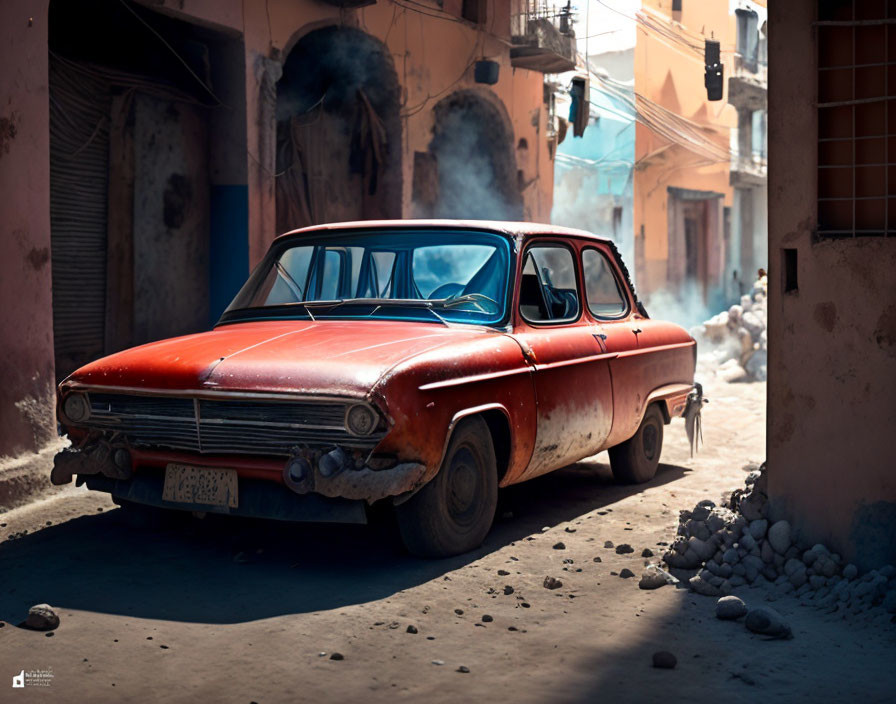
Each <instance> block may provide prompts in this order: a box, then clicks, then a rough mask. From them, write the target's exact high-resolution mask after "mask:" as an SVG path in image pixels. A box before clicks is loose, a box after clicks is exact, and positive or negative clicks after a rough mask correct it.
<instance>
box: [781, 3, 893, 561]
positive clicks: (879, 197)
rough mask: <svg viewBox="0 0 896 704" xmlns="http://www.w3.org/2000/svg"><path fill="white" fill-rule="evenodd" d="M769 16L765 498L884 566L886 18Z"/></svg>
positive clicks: (878, 11)
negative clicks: (766, 450) (766, 471)
mask: <svg viewBox="0 0 896 704" xmlns="http://www.w3.org/2000/svg"><path fill="white" fill-rule="evenodd" d="M769 19H770V24H771V26H772V27H774V31H773V32H772V33H771V34H770V35H769V52H768V53H769V63H770V64H772V66H773V71H774V74H773V78H772V80H771V81H770V82H769V93H768V104H769V113H768V115H769V130H768V141H769V157H770V158H769V172H768V183H769V191H768V192H769V243H768V246H769V255H770V258H769V299H768V304H769V305H768V318H769V336H768V339H769V344H768V353H769V366H768V435H767V437H768V440H767V442H768V468H769V470H768V477H769V480H768V489H769V498H770V500H771V502H772V505H773V507H774V510H773V517H776V518H787V519H788V520H789V521H790V522H791V523H792V524H793V526H794V527H795V528H796V529H798V530H799V531H800V532H801V533H802V535H803V537H804V538H805V539H806V540H807V541H808V542H809V543H813V542H824V543H825V544H827V545H830V546H831V547H832V548H833V549H836V550H837V551H838V552H839V553H840V554H841V555H843V556H844V558H846V559H847V560H850V561H854V562H855V563H856V564H857V565H858V566H859V567H860V568H861V569H871V568H874V567H879V566H882V565H884V564H889V563H893V562H894V561H896V471H894V462H893V451H892V446H891V444H890V441H891V437H890V433H891V432H892V429H893V428H894V427H896V402H894V399H896V276H894V271H896V178H894V174H893V169H894V164H896V149H894V148H896V120H894V118H896V106H894V103H896V81H894V78H896V63H894V59H893V57H894V56H896V34H894V27H896V25H894V20H896V12H894V7H893V5H892V3H889V4H888V3H885V2H876V1H874V0H861V1H860V0H832V1H831V2H818V1H817V0H792V1H790V2H774V3H771V4H770V6H769Z"/></svg>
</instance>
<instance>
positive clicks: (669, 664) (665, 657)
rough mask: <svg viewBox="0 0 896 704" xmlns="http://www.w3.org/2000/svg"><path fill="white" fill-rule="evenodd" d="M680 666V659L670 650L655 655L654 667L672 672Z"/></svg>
mask: <svg viewBox="0 0 896 704" xmlns="http://www.w3.org/2000/svg"><path fill="white" fill-rule="evenodd" d="M677 664H678V659H677V658H676V657H675V656H674V655H673V654H672V653H670V652H669V651H668V650H660V651H658V652H656V653H654V654H653V666H654V667H656V668H658V669H660V670H672V669H674V668H675V666H676V665H677Z"/></svg>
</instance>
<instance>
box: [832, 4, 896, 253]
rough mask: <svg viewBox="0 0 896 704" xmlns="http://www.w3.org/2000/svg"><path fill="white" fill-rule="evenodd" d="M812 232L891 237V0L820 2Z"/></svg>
mask: <svg viewBox="0 0 896 704" xmlns="http://www.w3.org/2000/svg"><path fill="white" fill-rule="evenodd" d="M816 24H817V32H818V33H817V36H818V234H819V236H820V237H825V238H844V237H887V236H894V235H896V0H820V2H819V4H818V21H817V23H816Z"/></svg>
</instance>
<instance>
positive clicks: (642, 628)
mask: <svg viewBox="0 0 896 704" xmlns="http://www.w3.org/2000/svg"><path fill="white" fill-rule="evenodd" d="M707 394H708V396H709V397H710V399H711V403H710V405H709V406H708V407H707V408H706V411H705V416H704V417H705V430H704V436H705V440H706V448H705V450H703V451H702V452H701V453H700V454H699V455H698V456H697V458H695V459H693V460H691V459H690V458H689V453H688V449H687V443H686V440H685V436H684V428H683V424H682V421H681V420H678V421H675V422H674V423H673V424H672V425H671V426H667V428H666V443H665V450H664V454H663V464H662V465H661V468H660V471H659V473H658V475H657V477H656V478H655V479H654V481H652V482H651V483H649V484H647V485H644V486H639V487H621V486H616V485H614V484H613V483H612V479H611V475H610V471H609V466H608V464H607V458H606V455H600V456H598V457H596V458H593V459H592V460H589V461H587V462H582V463H579V464H577V465H575V466H573V467H570V468H567V469H565V470H562V471H560V472H556V473H554V474H553V475H550V476H547V477H544V478H542V479H539V480H535V481H533V482H530V483H528V484H525V485H522V486H519V487H513V488H511V489H510V490H508V491H506V492H505V494H504V496H503V497H502V504H501V507H500V508H499V513H500V514H501V518H500V520H499V521H498V522H497V523H496V525H495V528H494V530H493V531H492V533H491V535H490V536H489V538H488V540H487V542H486V544H485V545H484V546H483V547H482V548H481V549H480V550H478V551H476V552H474V553H471V554H468V555H464V556H462V557H459V558H454V559H450V560H443V561H422V560H416V559H412V558H410V557H408V556H406V555H405V554H403V553H402V552H401V551H400V549H399V548H398V547H397V540H396V538H395V536H394V535H392V534H391V533H390V530H389V529H388V528H387V527H379V528H365V527H346V526H333V527H326V526H323V527H320V526H314V527H312V526H289V525H284V524H273V523H269V524H265V523H257V522H250V521H233V520H231V521H226V520H213V519H211V518H209V519H206V520H204V521H197V520H190V521H186V522H185V523H184V524H183V525H182V526H181V527H180V528H179V529H178V530H177V531H176V532H161V533H159V532H152V531H149V530H137V531H135V530H133V529H128V528H126V527H125V526H124V525H123V524H122V522H121V521H120V520H119V519H118V517H117V515H116V514H117V513H118V510H117V509H115V508H114V506H113V504H112V503H111V502H110V501H108V500H107V499H106V498H105V497H104V496H103V495H90V494H88V493H87V492H86V491H82V490H72V491H70V492H68V493H66V494H64V495H62V496H60V497H57V498H54V499H51V500H48V501H45V502H43V503H40V504H36V505H32V506H29V507H26V508H23V509H19V510H16V511H14V512H11V513H8V514H4V515H2V516H0V522H2V523H3V525H2V527H0V539H2V542H0V618H2V619H5V620H6V621H7V622H8V624H7V625H6V626H5V627H4V628H2V629H0V692H2V695H0V700H2V701H10V702H14V701H15V702H18V701H22V702H28V701H41V702H47V701H65V702H88V701H89V702H148V701H152V702H184V701H192V702H198V701H202V702H243V703H244V704H248V703H249V702H253V701H254V702H259V703H260V704H267V703H270V702H299V701H314V702H348V701H396V700H402V701H436V702H449V701H450V702H455V701H485V700H488V701H491V702H505V701H506V702H511V701H513V702H589V701H597V700H603V701H659V700H661V699H662V700H669V699H670V698H671V699H673V700H681V699H684V698H685V697H694V698H697V697H699V698H700V701H704V700H705V699H706V698H707V697H716V696H720V695H723V696H725V697H726V701H731V702H740V701H744V702H747V701H757V700H759V699H764V700H767V701H781V702H793V701H801V700H811V701H813V702H818V701H836V700H840V699H844V698H846V697H851V696H855V695H859V694H860V695H862V696H863V697H864V700H865V701H885V700H890V701H892V696H893V690H894V686H896V675H894V672H893V667H892V664H893V662H896V637H894V633H896V627H894V626H893V625H892V624H891V623H890V621H889V616H885V615H883V614H879V615H877V616H875V617H873V618H870V619H868V618H866V619H865V620H863V621H861V622H847V621H844V620H842V619H840V618H839V617H838V618H837V619H836V620H835V619H834V617H830V616H822V615H820V614H819V613H818V612H817V611H814V610H812V609H809V608H808V607H803V606H800V605H799V604H798V603H797V602H796V601H794V600H790V599H789V598H785V599H782V600H779V601H776V602H775V605H774V606H775V608H776V609H778V610H779V611H780V612H782V613H783V614H784V615H785V616H786V617H787V619H788V620H789V622H790V624H791V626H792V627H793V630H794V633H795V638H794V639H793V640H790V641H764V640H762V639H761V638H759V637H758V636H754V635H752V634H750V633H749V632H748V631H746V630H745V629H744V627H743V625H742V624H739V623H727V622H720V621H717V620H716V619H715V617H714V606H715V600H714V599H710V598H706V597H700V596H696V595H693V594H690V593H688V592H687V590H686V589H684V588H676V587H672V586H668V587H663V588H661V589H659V590H656V591H642V590H640V589H639V588H638V585H637V581H638V580H637V578H634V579H625V578H622V577H620V576H618V575H619V573H620V572H621V571H622V570H623V568H629V569H630V570H632V571H633V572H634V573H635V574H636V575H638V576H640V573H641V569H642V566H643V563H644V561H645V558H643V557H641V553H642V550H644V548H649V549H651V550H653V551H654V552H656V553H657V554H658V555H659V554H661V551H662V549H663V548H662V546H658V543H660V542H663V541H669V540H671V539H672V537H673V535H674V531H675V527H676V523H677V516H678V510H679V509H683V508H691V507H693V505H694V504H695V503H696V502H697V501H698V500H700V499H703V498H711V499H714V500H718V497H719V494H720V493H721V492H722V491H723V490H725V489H731V488H735V487H737V486H740V485H741V484H742V483H743V478H744V471H743V466H744V465H745V464H747V463H749V462H761V461H762V460H763V459H764V443H765V426H764V403H765V386H764V384H725V383H722V382H716V381H710V382H709V384H708V388H707ZM24 530H27V531H28V532H27V534H26V535H24V536H23V537H17V538H15V539H13V540H7V538H8V536H9V535H10V534H18V533H20V532H21V531H24ZM606 541H611V542H613V543H614V544H615V545H619V544H621V543H628V544H630V545H631V546H632V547H633V548H634V552H633V553H631V554H624V555H620V554H617V553H616V551H615V550H614V549H612V548H606V547H604V545H605V542H606ZM559 543H562V544H563V546H564V547H562V548H561V547H560V546H559V545H558V544H559ZM598 558H599V559H600V561H598V562H596V561H595V560H596V559H598ZM546 576H551V577H555V578H557V579H559V580H561V581H562V583H563V585H562V587H560V588H557V589H552V590H549V589H546V588H545V587H544V586H543V582H544V579H545V577H546ZM511 590H512V591H511ZM736 593H737V594H739V595H741V596H742V597H743V598H744V599H746V600H747V602H748V603H758V602H764V594H763V592H761V591H759V590H756V589H749V588H745V589H739V590H737V592H736ZM39 602H48V603H50V604H52V605H53V606H54V607H56V608H57V611H58V613H59V615H60V617H61V619H62V623H61V625H60V627H59V628H58V629H57V630H56V631H54V632H52V636H51V637H47V635H45V634H44V633H40V632H33V631H26V630H23V629H19V628H15V627H14V626H13V625H12V624H15V623H18V622H19V621H20V620H22V619H23V618H24V616H25V614H26V613H27V609H28V607H29V606H30V605H32V604H35V603H39ZM879 611H881V610H879ZM409 627H412V628H409ZM409 631H416V632H409ZM657 650H669V651H671V652H673V653H674V654H675V655H676V656H677V659H678V666H677V668H676V669H674V670H658V669H653V668H652V667H651V655H652V654H653V653H654V652H655V651H657ZM333 653H339V654H341V655H342V656H343V659H341V660H338V659H331V655H332V654H333ZM461 666H463V668H465V669H468V670H469V671H468V672H464V671H458V670H459V669H460V668H461ZM23 669H25V670H51V671H52V679H50V680H49V686H48V687H46V688H37V687H31V688H27V687H26V688H24V689H17V690H12V689H8V688H9V687H10V684H9V683H10V678H12V677H13V675H16V674H18V673H19V672H20V671H21V670H23ZM4 678H5V679H4Z"/></svg>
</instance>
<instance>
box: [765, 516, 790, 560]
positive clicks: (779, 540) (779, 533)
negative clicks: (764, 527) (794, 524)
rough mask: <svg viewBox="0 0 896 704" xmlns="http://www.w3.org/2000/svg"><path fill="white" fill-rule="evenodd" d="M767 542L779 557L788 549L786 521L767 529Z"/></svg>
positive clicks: (788, 537) (788, 529)
mask: <svg viewBox="0 0 896 704" xmlns="http://www.w3.org/2000/svg"><path fill="white" fill-rule="evenodd" d="M768 542H769V543H771V546H772V548H773V549H774V551H775V552H776V553H778V554H779V555H783V554H784V553H786V552H787V551H788V550H789V549H790V524H789V523H788V522H787V521H778V522H777V523H773V524H772V526H771V528H769V529H768Z"/></svg>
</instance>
